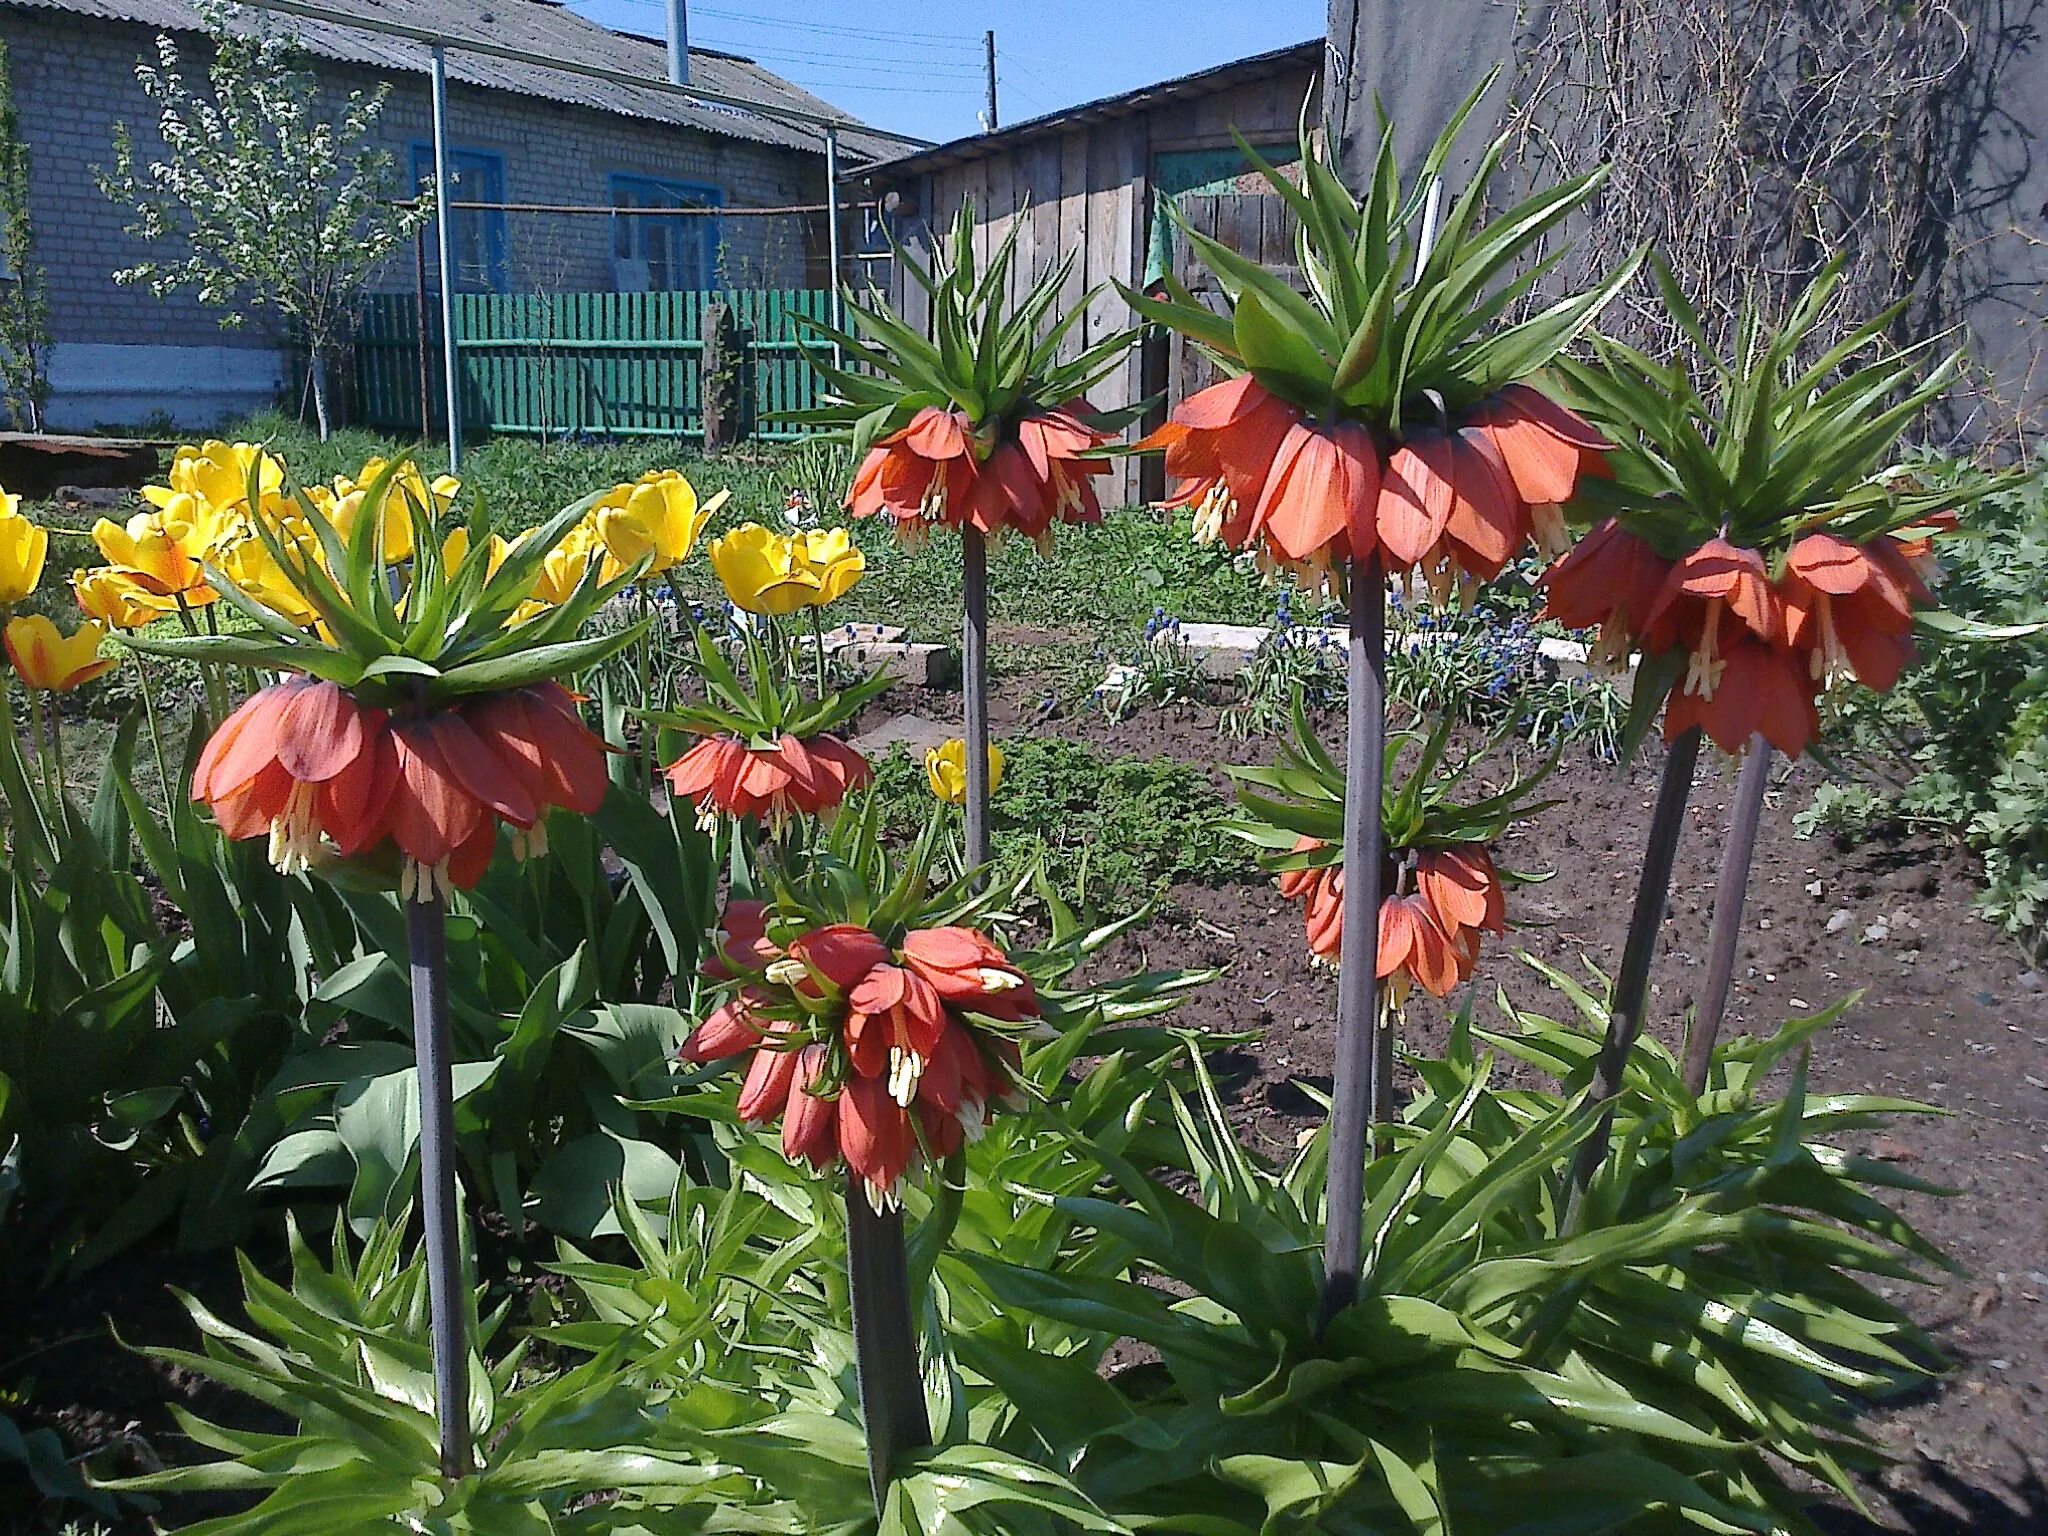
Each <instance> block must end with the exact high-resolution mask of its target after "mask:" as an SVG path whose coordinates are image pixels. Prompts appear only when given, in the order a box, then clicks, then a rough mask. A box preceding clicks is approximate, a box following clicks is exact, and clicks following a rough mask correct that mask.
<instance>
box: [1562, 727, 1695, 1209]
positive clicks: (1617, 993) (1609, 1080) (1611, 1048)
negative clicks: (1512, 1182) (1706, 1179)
mask: <svg viewBox="0 0 2048 1536" xmlns="http://www.w3.org/2000/svg"><path fill="white" fill-rule="evenodd" d="M1699 755H1700V728H1699V727H1698V726H1694V727H1693V728H1692V729H1691V730H1689V731H1687V732H1686V733H1685V734H1684V735H1683V736H1680V737H1679V738H1678V740H1676V741H1674V742H1672V743H1671V745H1670V746H1669V747H1667V748H1666V749H1665V752H1664V774H1663V777H1662V778H1661V779H1659V780H1658V783H1657V808H1656V809H1655V810H1654V811H1652V812H1651V814H1650V839H1649V846H1648V847H1646V848H1645V849H1644V850H1643V872H1642V875H1641V877H1640V878H1639V879H1638V880H1637V882H1636V904H1635V910H1634V911H1633V912H1631V913H1630V914H1629V922H1628V938H1627V940H1626V941H1625V942H1624V943H1623V945H1622V949H1621V970H1620V972H1619V973H1618V974H1617V975H1616V976H1615V978H1614V990H1613V991H1612V992H1611V993H1610V994H1609V995H1608V999H1607V1037H1606V1039H1605V1040H1603V1041H1602V1042H1601V1044H1600V1060H1599V1065H1598V1067H1597V1068H1596V1071H1595V1075H1594V1078H1593V1097H1592V1101H1591V1102H1593V1103H1595V1104H1606V1105H1608V1106H1609V1107H1608V1109H1607V1110H1606V1112H1605V1113H1603V1114H1602V1115H1601V1116H1600V1123H1599V1124H1598V1125H1597V1126H1595V1127H1594V1129H1593V1133H1592V1135H1590V1136H1588V1137H1587V1138H1586V1139H1585V1140H1584V1141H1583V1142H1581V1143H1580V1144H1579V1155H1578V1159H1577V1161H1576V1162H1575V1163H1574V1164H1573V1165H1572V1185H1571V1196H1570V1199H1569V1201H1568V1202H1567V1204H1566V1206H1565V1226H1566V1229H1567V1230H1568V1231H1574V1232H1575V1231H1577V1230H1579V1228H1580V1225H1581V1224H1582V1222H1583V1221H1584V1219H1585V1203H1586V1190H1587V1189H1588V1187H1590V1186H1591V1184H1592V1182H1593V1175H1594V1174H1596V1173H1598V1172H1599V1171H1600V1164H1601V1162H1602V1160H1604V1159H1605V1158H1606V1156H1607V1141H1608V1137H1609V1136H1610V1135H1611V1134H1612V1132H1613V1130H1614V1110H1613V1108H1612V1100H1613V1099H1614V1096H1615V1095H1616V1094H1618V1093H1620V1092H1621V1079H1622V1075H1623V1073H1624V1072H1626V1070H1627V1068H1628V1053H1629V1051H1630V1049H1631V1048H1632V1047H1633V1046H1634V1045H1635V1042H1636V1036H1637V1034H1638V1033H1640V1032H1641V1030H1642V1027H1643V1012H1644V1007H1645V1004H1646V1003H1647V1001H1648V999H1649V995H1650V962H1651V960H1653V959H1654V958H1655V957H1656V953H1657V932H1658V930H1659V929H1660V928H1662V927H1663V926H1664V904H1665V902H1666V901H1668V900H1669V899H1670V895H1671V864H1672V861H1673V859H1675V858H1676V857H1677V855H1678V835H1679V833H1680V832H1682V831H1683V830H1684V829H1685V803H1686V801H1687V800H1688V799H1689V798H1691V795H1692V771H1693V765H1694V764H1695V763H1697V762H1698V761H1699Z"/></svg>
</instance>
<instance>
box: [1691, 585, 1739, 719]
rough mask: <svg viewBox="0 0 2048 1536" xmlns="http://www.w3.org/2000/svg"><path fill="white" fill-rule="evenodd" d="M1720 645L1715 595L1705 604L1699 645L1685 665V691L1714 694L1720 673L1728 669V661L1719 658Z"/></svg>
mask: <svg viewBox="0 0 2048 1536" xmlns="http://www.w3.org/2000/svg"><path fill="white" fill-rule="evenodd" d="M1720 647H1721V599H1720V598H1718V597H1717V598H1714V599H1712V600H1711V601H1709V602H1708V604H1707V622H1706V625H1705V627H1704V628H1702V629H1701V631H1700V643H1699V646H1698V647H1697V648H1696V649H1695V650H1694V651H1693V653H1692V659H1691V661H1690V662H1689V663H1688V664H1687V666H1686V669H1685V692H1687V693H1689V694H1691V695H1693V696H1694V697H1696V698H1702V699H1711V698H1712V697H1713V696H1714V690H1715V689H1716V688H1719V687H1720V686H1721V674H1722V673H1724V672H1726V671H1727V670H1728V663H1727V662H1725V661H1723V660H1722V659H1721V655H1720Z"/></svg>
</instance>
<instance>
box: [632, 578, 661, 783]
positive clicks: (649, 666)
mask: <svg viewBox="0 0 2048 1536" xmlns="http://www.w3.org/2000/svg"><path fill="white" fill-rule="evenodd" d="M633 590H634V591H636V592H638V593H639V594H640V622H641V623H642V624H644V625H646V626H647V627H646V628H644V629H643V630H641V631H640V643H639V645H637V646H636V647H634V649H635V650H637V651H639V653H640V658H639V659H640V790H641V793H642V794H648V795H651V794H653V793H654V771H655V764H654V756H655V752H654V739H655V737H656V736H657V735H659V734H660V732H659V730H658V729H657V727H656V726H655V725H654V724H653V723H652V722H651V721H649V720H648V718H647V715H648V712H649V711H650V710H652V709H653V708H654V672H653V668H654V657H653V652H654V626H653V624H652V623H650V622H649V620H650V616H651V614H652V604H651V603H650V602H649V601H648V597H647V583H646V582H644V581H643V582H639V583H637V584H635V586H634V588H633Z"/></svg>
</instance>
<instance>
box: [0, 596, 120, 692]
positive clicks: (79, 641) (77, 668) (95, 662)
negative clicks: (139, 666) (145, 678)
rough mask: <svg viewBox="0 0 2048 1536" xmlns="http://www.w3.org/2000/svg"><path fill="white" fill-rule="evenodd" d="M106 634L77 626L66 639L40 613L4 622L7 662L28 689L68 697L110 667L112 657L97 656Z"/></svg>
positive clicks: (88, 625)
mask: <svg viewBox="0 0 2048 1536" xmlns="http://www.w3.org/2000/svg"><path fill="white" fill-rule="evenodd" d="M106 638H107V632H106V631H105V630H104V629H102V628H100V626H99V625H97V624H81V625H79V626H78V628H77V630H76V631H74V632H73V633H71V634H69V635H67V634H65V633H63V632H62V631H61V630H59V629H58V628H57V626H56V625H55V624H52V623H51V622H50V621H49V620H48V619H46V618H44V617H43V615H41V614H40V613H31V614H26V615H24V616H23V617H21V618H18V619H9V620H8V621H7V630H6V645H7V659H8V660H10V661H12V662H13V663H14V670H15V671H16V672H17V673H18V674H19V675H20V677H21V680H22V682H23V683H25V684H27V685H28V686H29V687H30V688H39V689H47V690H48V691H50V692H51V693H69V692H70V691H71V690H72V689H73V688H76V687H78V686H79V685H80V684H81V683H89V682H91V681H92V680H93V679H94V678H96V677H99V676H100V675H102V674H103V673H106V672H110V671H112V670H113V667H114V658H113V657H112V656H105V657H103V656H101V655H100V642H101V641H103V640H105V639H106Z"/></svg>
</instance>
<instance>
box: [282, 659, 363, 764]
mask: <svg viewBox="0 0 2048 1536" xmlns="http://www.w3.org/2000/svg"><path fill="white" fill-rule="evenodd" d="M368 741H369V733H368V732H367V731H366V730H365V729H364V726H363V707H362V706H361V705H360V704H358V703H356V701H355V700H354V699H353V698H351V697H350V696H349V695H348V694H347V693H346V692H344V691H343V690H342V689H341V688H340V687H339V686H338V685H337V684H334V683H330V682H325V681H322V682H312V683H308V684H307V685H306V686H305V687H303V688H301V689H299V691H298V692H297V693H296V694H295V695H294V696H293V697H292V700H291V702H290V703H289V704H287V705H286V706H285V710H284V713H283V715H282V716H281V717H280V718H279V720H278V726H277V760H278V761H279V762H281V763H283V764H284V766H285V769H286V771H287V772H289V773H290V774H291V776H292V777H293V778H295V779H298V780H301V781H302V782H304V783H308V784H322V783H325V782H326V781H327V780H329V779H331V778H333V777H334V776H335V775H336V774H338V773H340V772H341V771H342V770H343V769H344V768H347V767H350V766H351V765H352V764H354V762H355V760H356V759H357V758H358V757H360V756H361V755H362V753H363V749H364V747H365V746H366V745H367V743H368Z"/></svg>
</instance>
